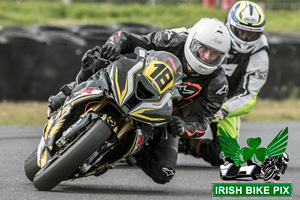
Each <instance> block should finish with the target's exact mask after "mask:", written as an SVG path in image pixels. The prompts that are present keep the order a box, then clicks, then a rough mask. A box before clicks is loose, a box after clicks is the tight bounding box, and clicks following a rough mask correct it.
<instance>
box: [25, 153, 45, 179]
mask: <svg viewBox="0 0 300 200" xmlns="http://www.w3.org/2000/svg"><path fill="white" fill-rule="evenodd" d="M40 169H41V168H40V167H39V166H38V164H37V149H36V150H34V151H33V152H32V153H31V154H30V155H29V156H28V157H27V158H26V160H25V162H24V171H25V174H26V176H27V178H28V179H29V180H30V181H31V182H32V181H33V178H34V176H35V174H36V173H37V172H38V171H39V170H40Z"/></svg>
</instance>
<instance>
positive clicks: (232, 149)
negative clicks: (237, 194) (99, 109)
mask: <svg viewBox="0 0 300 200" xmlns="http://www.w3.org/2000/svg"><path fill="white" fill-rule="evenodd" d="M219 133H220V137H219V138H220V145H221V148H222V151H223V152H224V156H225V157H230V158H231V159H232V160H233V161H234V162H235V164H236V165H240V164H243V163H245V162H247V161H248V160H249V159H252V157H253V156H254V161H255V162H256V163H257V160H258V161H260V162H261V163H263V162H264V160H265V157H266V156H282V153H283V152H285V150H286V147H287V142H288V128H287V127H286V128H285V129H284V130H281V131H280V132H279V133H278V134H277V135H276V137H275V138H274V139H273V140H272V141H271V142H270V144H269V145H268V147H267V148H262V147H261V148H258V147H259V145H260V144H261V138H260V137H257V138H249V139H248V140H247V144H248V146H249V147H244V148H242V149H241V148H240V146H239V144H238V143H237V141H236V140H235V139H233V138H232V137H231V136H230V134H229V133H228V132H227V131H224V130H223V129H222V128H221V127H220V128H219ZM255 158H257V160H256V159H255Z"/></svg>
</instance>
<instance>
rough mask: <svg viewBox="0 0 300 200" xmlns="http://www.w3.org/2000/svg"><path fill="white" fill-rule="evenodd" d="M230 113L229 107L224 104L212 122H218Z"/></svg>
mask: <svg viewBox="0 0 300 200" xmlns="http://www.w3.org/2000/svg"><path fill="white" fill-rule="evenodd" d="M227 115H228V108H227V107H226V106H224V105H222V107H221V109H220V110H219V111H218V112H217V113H216V114H214V116H213V118H212V120H211V122H213V123H218V122H219V121H220V120H222V119H224V118H225V117H227Z"/></svg>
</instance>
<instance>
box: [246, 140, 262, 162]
mask: <svg viewBox="0 0 300 200" xmlns="http://www.w3.org/2000/svg"><path fill="white" fill-rule="evenodd" d="M247 144H248V146H249V147H250V148H248V147H244V148H242V149H241V152H242V155H243V159H244V161H247V160H249V159H252V157H253V155H255V156H256V158H257V159H258V160H259V161H260V162H264V160H265V157H266V155H267V149H266V148H257V147H259V145H260V144H261V138H260V137H257V138H249V139H248V140H247ZM254 161H255V162H256V163H257V161H256V159H255V158H254Z"/></svg>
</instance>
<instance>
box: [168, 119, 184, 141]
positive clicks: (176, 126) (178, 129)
mask: <svg viewBox="0 0 300 200" xmlns="http://www.w3.org/2000/svg"><path fill="white" fill-rule="evenodd" d="M167 129H168V132H169V133H171V134H173V135H178V136H182V135H183V134H184V132H185V122H184V121H183V120H182V119H180V118H179V117H178V116H173V117H172V119H171V121H170V122H169V124H168V126H167Z"/></svg>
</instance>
